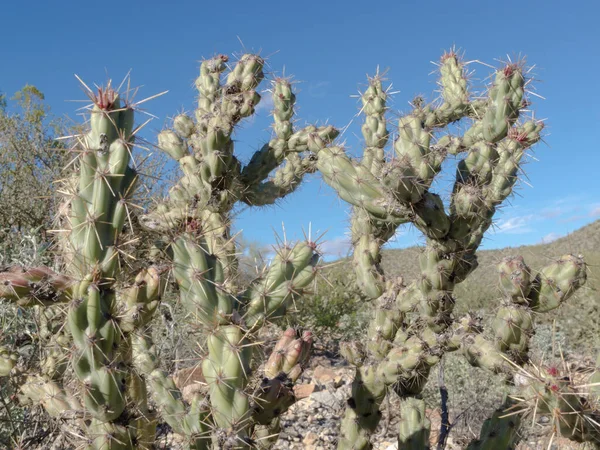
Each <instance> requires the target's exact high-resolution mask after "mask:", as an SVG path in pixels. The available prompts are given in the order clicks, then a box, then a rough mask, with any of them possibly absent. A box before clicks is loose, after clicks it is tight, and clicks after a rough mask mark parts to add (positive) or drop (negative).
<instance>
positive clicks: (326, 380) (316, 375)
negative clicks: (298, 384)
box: [312, 366, 343, 387]
mask: <svg viewBox="0 0 600 450" xmlns="http://www.w3.org/2000/svg"><path fill="white" fill-rule="evenodd" d="M312 379H313V381H314V382H315V383H318V384H325V385H326V384H333V386H334V387H339V386H341V385H342V379H343V377H342V375H341V374H339V373H336V371H334V370H333V369H330V368H328V367H323V366H319V367H317V368H316V369H315V371H314V372H313V376H312Z"/></svg>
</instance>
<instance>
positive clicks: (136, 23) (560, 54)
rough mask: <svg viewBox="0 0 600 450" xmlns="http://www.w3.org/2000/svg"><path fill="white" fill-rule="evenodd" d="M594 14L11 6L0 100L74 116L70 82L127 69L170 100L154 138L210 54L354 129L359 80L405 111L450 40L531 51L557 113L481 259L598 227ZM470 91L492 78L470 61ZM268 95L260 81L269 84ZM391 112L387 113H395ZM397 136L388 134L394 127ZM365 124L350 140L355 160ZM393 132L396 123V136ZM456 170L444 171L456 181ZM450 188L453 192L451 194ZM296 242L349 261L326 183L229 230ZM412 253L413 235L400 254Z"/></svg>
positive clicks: (159, 111) (263, 125)
mask: <svg viewBox="0 0 600 450" xmlns="http://www.w3.org/2000/svg"><path fill="white" fill-rule="evenodd" d="M598 17H600V6H598V3H597V2H593V1H580V2H564V1H558V0H547V1H543V2H542V1H537V0H535V1H523V0H521V1H513V0H507V1H504V2H487V1H483V0H479V1H471V0H469V1H453V2H448V1H432V0H429V1H420V2H416V1H410V2H406V1H400V0H395V1H380V2H377V1H371V2H364V1H345V2H337V1H329V2H326V1H320V2H314V1H312V0H306V1H303V2H294V3H291V2H290V3H286V2H280V1H262V2H240V1H235V0H231V1H229V2H201V1H196V2H180V1H172V2H169V3H167V2H158V1H153V0H147V1H143V2H142V1H120V2H115V1H110V0H106V1H103V2H100V3H98V2H83V1H56V2H46V1H26V0H23V1H21V2H9V3H7V4H6V5H4V6H3V7H2V19H3V20H2V27H0V42H2V45H1V46H0V58H1V60H2V63H3V64H2V69H0V90H1V91H3V92H5V93H8V94H12V93H13V92H15V91H17V90H18V89H19V88H20V87H22V86H23V85H24V84H25V83H30V84H33V85H35V86H37V87H38V88H39V89H40V90H42V91H43V92H44V93H45V94H46V100H47V101H48V103H49V104H50V105H51V107H52V110H53V112H54V113H55V114H60V115H63V114H68V115H71V116H73V115H74V114H75V110H76V109H77V107H79V106H80V105H79V104H77V103H72V102H67V101H66V100H78V99H83V98H84V97H83V92H82V91H81V89H80V88H79V85H78V82H77V81H76V79H75V78H74V76H73V74H75V73H77V74H78V75H79V76H80V77H82V78H83V79H84V80H86V82H88V83H94V82H96V83H102V82H104V81H105V80H106V78H107V77H108V76H110V77H112V78H113V79H115V80H120V79H121V78H122V77H123V76H124V75H125V74H126V73H127V72H128V71H129V70H130V69H132V80H133V83H134V84H136V85H141V86H142V88H141V91H140V96H150V95H152V94H155V93H158V92H161V91H164V90H169V93H168V94H167V95H165V96H162V97H160V98H158V99H156V100H153V101H152V102H149V103H148V104H147V109H148V111H149V112H151V113H152V114H153V115H155V116H157V117H158V119H157V120H155V121H154V122H153V123H152V124H151V126H150V127H149V129H148V131H147V132H146V135H145V137H146V138H147V139H149V140H151V141H155V135H156V132H157V131H159V130H160V129H161V128H162V127H164V126H165V125H166V124H168V118H169V117H171V116H173V115H174V114H176V113H177V112H178V111H181V110H188V111H189V110H191V109H192V108H193V106H194V97H195V91H194V90H193V88H192V86H193V81H194V78H195V77H196V76H197V72H198V66H199V61H200V60H201V59H202V58H204V57H209V56H211V55H213V54H214V53H226V54H232V53H238V54H239V53H240V52H242V51H261V54H262V55H263V56H266V57H268V63H269V70H270V74H269V76H270V77H272V76H274V75H281V74H282V73H283V71H284V70H285V74H293V75H294V78H295V80H297V81H298V82H299V83H298V84H297V88H298V90H299V91H300V92H299V93H298V106H299V108H298V118H299V119H300V122H299V125H302V124H304V123H314V122H319V123H322V122H324V121H326V120H327V121H329V122H330V123H333V124H334V125H336V126H338V127H343V126H345V125H347V124H348V123H349V122H350V121H351V119H352V117H353V116H354V115H355V114H356V113H357V111H358V109H359V105H358V103H357V99H356V98H353V97H351V95H353V94H356V92H357V90H358V89H359V88H361V87H364V84H365V81H366V74H373V73H374V72H375V70H376V68H377V66H380V67H381V68H382V69H386V68H387V69H389V71H388V78H389V80H390V82H392V83H393V86H394V90H395V91H396V90H397V91H400V92H399V93H398V94H396V95H395V96H394V98H393V101H392V103H391V107H392V109H393V110H406V109H407V102H408V101H409V100H410V99H411V98H413V97H414V95H415V94H426V95H427V96H428V98H430V99H431V98H432V96H431V95H432V92H433V90H434V89H435V76H434V75H432V74H431V72H432V70H433V68H434V66H433V65H432V64H431V61H434V60H437V59H438V58H439V56H440V55H441V54H442V53H443V51H444V50H446V49H448V48H450V47H451V46H453V45H455V46H456V47H457V48H459V49H462V50H463V51H464V52H465V55H466V59H467V60H479V61H483V62H486V63H490V64H499V63H497V60H498V59H506V57H507V55H508V56H510V57H512V58H514V57H518V56H519V55H526V56H527V61H528V62H529V64H535V66H536V67H535V70H534V71H533V73H534V74H535V78H536V79H538V80H539V81H537V82H536V83H535V87H536V92H537V93H539V94H540V95H542V96H543V97H544V98H545V100H542V99H539V98H537V97H533V98H532V99H533V100H534V102H535V103H534V108H535V109H536V116H537V117H539V118H548V120H547V125H548V127H547V136H546V137H545V144H541V145H538V146H537V147H536V148H535V158H536V160H533V159H532V160H531V162H530V164H528V165H527V167H526V170H527V175H528V184H529V185H530V186H529V185H526V184H522V185H521V187H520V189H519V191H518V196H516V197H514V198H513V199H512V201H511V204H510V205H507V206H506V207H505V208H504V209H503V211H502V212H501V214H499V215H498V218H497V227H496V231H495V232H490V233H489V235H488V239H487V240H486V242H485V244H484V248H495V247H504V246H508V245H511V246H516V245H522V244H530V243H538V242H540V241H541V240H543V239H552V238H555V237H557V236H561V235H564V234H566V233H568V232H570V231H573V230H575V229H577V228H579V227H580V226H582V225H585V224H586V223H589V222H591V221H593V220H596V219H598V218H600V188H599V187H598V186H599V183H598V177H599V168H600V156H599V154H600V149H599V148H598V147H599V146H598V141H596V140H594V138H596V139H597V136H595V134H597V131H596V130H598V129H599V127H598V124H599V123H600V112H599V111H600V110H599V109H598V100H599V94H598V73H600V59H599V58H598V57H597V56H595V55H597V48H598V45H599V44H600V31H599V30H600V27H599V26H598V24H597V23H596V20H597V18H598ZM469 68H470V69H474V70H475V75H474V76H475V78H476V79H479V80H474V82H475V83H478V84H481V82H482V80H483V79H484V78H485V77H486V76H488V75H489V73H490V72H489V69H488V68H487V67H485V66H484V65H482V64H478V63H472V64H471V65H470V66H469ZM264 87H265V88H266V87H267V84H265V85H264ZM268 111H269V108H268V101H267V102H266V105H265V106H263V107H261V108H260V110H259V115H258V117H257V118H256V119H255V120H253V122H252V123H246V124H245V125H244V126H243V129H242V130H241V131H240V132H238V134H237V136H236V138H237V139H238V140H239V143H238V145H237V148H236V151H237V153H238V155H240V157H241V158H242V160H247V159H248V158H249V157H250V155H251V153H252V151H253V150H256V149H257V148H259V147H260V146H261V145H262V143H263V142H264V141H265V140H267V139H268V138H269V130H268V126H269V119H268V117H267V115H268ZM390 117H391V116H390ZM391 125H393V124H391ZM359 127H360V122H359V121H356V120H355V121H354V122H353V124H352V125H351V126H350V127H349V128H348V131H347V132H346V134H345V136H344V138H345V141H346V144H347V146H348V147H349V151H350V152H351V153H353V154H355V155H358V154H360V153H361V139H360V128H359ZM390 129H391V128H390ZM452 176H453V173H447V174H446V175H445V178H444V179H445V180H450V179H451V177H452ZM441 188H442V191H443V192H442V193H443V194H447V191H446V192H444V189H447V186H444V184H443V183H442V186H441ZM282 222H284V223H285V229H286V232H287V236H288V238H294V237H301V236H302V230H307V229H308V227H309V224H311V228H312V231H313V235H314V234H315V233H316V232H317V231H321V232H324V231H327V233H326V235H325V239H326V240H327V241H328V243H327V244H326V247H325V248H326V249H327V250H328V251H330V252H333V253H336V252H343V251H344V250H345V249H346V248H347V243H346V241H345V237H344V236H345V232H346V227H347V223H348V208H347V206H346V205H345V204H344V203H342V202H340V201H339V200H337V198H336V196H335V194H334V193H333V192H332V191H331V190H330V189H329V188H328V187H327V186H326V185H325V184H324V183H323V182H321V181H320V180H319V179H318V177H317V176H312V177H310V178H309V179H308V180H307V182H306V183H305V185H304V186H303V187H302V188H301V190H300V191H299V192H297V193H296V194H294V195H293V196H291V197H290V198H288V199H286V200H284V201H283V202H282V203H281V204H279V205H277V206H275V207H270V208H261V209H254V210H245V211H242V212H241V213H240V215H239V220H238V221H237V224H236V226H237V227H238V229H243V232H244V235H245V236H246V237H247V238H249V239H253V240H257V241H259V242H262V243H264V244H268V243H271V242H274V236H273V233H274V232H277V233H280V234H281V230H282V225H281V224H282ZM415 242H419V239H418V235H417V234H416V233H414V232H411V231H410V230H407V231H404V232H402V233H400V234H399V236H398V237H397V239H396V240H395V242H393V243H391V244H390V245H391V246H392V247H401V246H407V245H412V244H414V243H415Z"/></svg>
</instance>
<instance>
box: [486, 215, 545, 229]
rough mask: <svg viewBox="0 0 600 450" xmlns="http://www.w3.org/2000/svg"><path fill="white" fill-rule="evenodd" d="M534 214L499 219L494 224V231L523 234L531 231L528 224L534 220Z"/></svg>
mask: <svg viewBox="0 0 600 450" xmlns="http://www.w3.org/2000/svg"><path fill="white" fill-rule="evenodd" d="M535 218H536V216H535V215H534V214H527V215H524V216H517V217H511V218H509V219H501V220H499V221H498V223H497V224H496V228H495V230H496V233H509V234H523V233H531V232H532V231H533V228H531V226H530V224H531V222H533V221H534V220H535Z"/></svg>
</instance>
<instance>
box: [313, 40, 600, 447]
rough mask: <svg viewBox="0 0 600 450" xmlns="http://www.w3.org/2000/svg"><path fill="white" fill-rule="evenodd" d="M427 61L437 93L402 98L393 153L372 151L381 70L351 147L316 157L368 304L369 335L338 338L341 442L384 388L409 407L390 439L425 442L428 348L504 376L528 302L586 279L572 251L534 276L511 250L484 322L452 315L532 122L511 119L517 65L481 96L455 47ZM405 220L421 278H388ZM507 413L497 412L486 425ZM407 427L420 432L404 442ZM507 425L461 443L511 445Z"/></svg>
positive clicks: (355, 432) (434, 359) (536, 130)
mask: <svg viewBox="0 0 600 450" xmlns="http://www.w3.org/2000/svg"><path fill="white" fill-rule="evenodd" d="M438 67H439V73H440V81H439V85H440V88H441V99H440V100H439V101H435V102H432V103H429V104H426V102H425V100H424V99H423V98H422V97H417V98H415V99H414V100H413V101H412V110H411V111H410V112H409V113H407V114H405V115H404V116H402V117H400V119H399V121H398V128H397V138H396V139H395V140H394V142H393V150H394V155H393V157H392V158H388V157H386V155H385V151H384V150H385V147H386V145H387V142H388V140H389V136H390V134H391V133H390V132H389V131H388V130H387V128H386V120H385V113H386V111H387V106H386V101H387V90H386V89H385V88H384V87H383V79H382V77H381V76H380V75H379V74H378V75H376V76H375V77H373V78H370V79H369V84H368V87H367V89H366V90H365V91H364V93H363V94H362V96H361V102H362V109H361V112H362V113H363V115H364V117H365V120H364V124H363V126H362V132H363V137H364V141H365V149H364V153H363V157H362V158H361V159H360V160H355V159H353V158H351V157H350V156H348V155H347V153H346V152H345V150H344V149H343V148H342V147H329V148H325V149H323V150H321V151H320V152H319V155H318V158H319V160H318V163H317V167H318V169H319V171H320V172H321V174H322V176H323V178H324V180H325V181H326V182H327V184H329V186H331V187H332V188H333V189H335V190H336V191H337V193H338V195H339V196H340V197H341V198H342V199H343V200H345V201H346V202H348V203H349V204H350V205H351V206H352V210H353V215H352V219H351V227H350V228H351V236H352V245H353V259H352V264H353V268H354V271H355V273H356V277H357V284H358V286H359V287H360V288H361V289H362V291H363V293H364V294H365V295H366V296H367V297H369V298H371V299H372V301H373V303H374V306H375V311H374V314H373V317H372V319H371V322H370V325H369V328H368V331H367V338H366V339H365V340H363V341H362V342H354V343H346V344H344V345H342V354H343V355H344V356H345V357H346V358H347V359H348V361H349V362H350V363H352V364H354V365H355V366H356V375H355V380H354V382H353V385H352V391H351V397H350V398H349V400H348V407H347V408H346V413H345V415H344V418H343V420H342V424H341V431H340V433H341V437H340V440H339V442H338V449H341V450H344V449H352V450H358V449H369V448H371V442H370V437H371V435H372V434H373V432H374V431H375V429H376V428H377V426H378V424H379V421H380V417H381V412H380V406H381V404H382V402H383V400H384V398H385V397H386V395H388V393H389V391H391V390H393V391H395V393H396V394H397V395H399V396H400V398H401V401H402V402H403V404H404V405H406V409H407V413H406V415H407V417H408V418H407V419H403V420H402V421H401V429H400V436H399V448H427V446H428V445H429V444H428V442H427V439H424V437H423V436H424V435H425V434H426V430H425V428H427V427H426V426H425V425H424V422H423V420H424V419H423V417H422V416H423V414H424V412H423V410H422V408H421V409H419V408H420V407H417V406H416V405H417V404H416V403H414V402H415V401H417V400H415V397H416V396H418V395H419V394H420V393H421V391H422V389H423V388H424V386H425V384H426V383H427V380H428V376H429V373H430V371H431V369H432V368H433V367H434V366H435V365H436V364H437V363H438V362H439V361H440V358H441V357H442V356H443V355H444V354H445V353H447V352H452V351H457V350H459V351H460V353H462V354H463V355H465V356H466V358H467V360H468V361H469V362H470V363H471V364H472V365H474V366H477V367H482V368H486V369H489V370H491V371H494V372H502V373H505V374H506V375H507V377H509V378H511V377H512V376H514V373H515V371H516V369H515V368H516V367H519V366H520V365H524V364H527V363H528V362H529V361H528V356H527V351H528V344H529V338H530V337H531V335H532V334H533V327H534V320H533V318H534V313H542V312H548V311H551V310H553V309H555V308H557V307H558V306H560V304H562V303H563V302H565V301H566V300H567V299H568V298H569V297H571V295H572V294H573V293H574V292H575V291H576V290H577V289H578V288H579V287H581V286H582V285H583V284H584V283H585V281H586V265H585V262H584V261H583V258H582V257H580V256H572V255H566V256H563V257H561V258H560V259H558V260H556V261H555V262H554V263H552V264H550V265H548V266H547V267H545V268H543V269H542V270H541V271H540V272H539V273H538V274H537V275H536V276H533V275H532V274H531V272H530V270H529V268H528V267H527V266H526V265H525V263H524V261H523V260H522V259H521V258H509V259H506V260H505V261H503V262H502V263H501V265H500V281H501V286H502V288H503V292H504V297H505V298H504V300H503V302H502V305H501V306H500V308H499V309H498V311H497V313H496V317H495V319H494V320H493V322H492V324H491V327H490V329H489V330H486V331H484V330H483V328H482V324H481V323H480V321H478V320H477V319H476V318H475V317H473V316H471V315H467V316H465V317H463V318H455V317H454V315H453V307H454V304H455V302H456V299H455V298H454V296H453V290H454V287H455V286H456V285H457V284H458V283H460V282H462V281H463V280H465V278H467V277H468V276H469V275H470V274H471V273H472V272H473V271H474V270H475V268H476V267H477V254H476V251H477V249H478V247H479V245H480V244H481V242H482V239H483V237H484V233H485V232H486V231H487V230H488V228H489V227H490V226H491V225H492V221H493V217H494V214H495V212H496V211H497V209H498V208H499V207H500V206H501V205H502V203H503V202H504V201H505V200H506V199H507V198H508V197H509V196H510V194H511V192H512V190H513V187H514V185H515V183H516V182H517V181H518V179H519V171H520V168H521V164H522V160H523V158H524V156H525V153H526V151H527V150H528V149H529V148H530V147H531V146H533V145H534V144H535V143H537V142H538V141H539V140H540V138H541V132H542V130H543V123H542V122H539V121H536V120H534V119H533V118H531V119H527V118H524V117H523V112H524V111H525V110H526V108H528V107H529V105H530V103H529V101H528V100H527V98H526V87H527V84H528V82H529V81H528V80H527V79H526V71H525V69H524V65H523V63H521V62H517V63H512V62H511V63H507V64H505V65H504V66H503V67H501V68H500V69H498V70H496V72H495V74H494V76H493V79H492V82H491V85H490V86H489V89H488V90H487V92H485V93H483V94H479V95H475V94H474V93H473V92H471V91H470V90H469V84H468V80H467V77H466V73H465V68H464V63H463V62H462V60H461V58H460V57H459V56H458V55H457V54H456V53H455V52H454V51H450V52H448V53H445V54H444V55H443V56H442V58H441V60H440V62H439V64H438ZM456 121H462V122H465V123H466V129H465V131H464V133H463V134H462V135H460V136H455V135H451V134H450V132H446V133H445V134H444V131H445V130H448V126H449V125H451V124H453V123H454V122H456ZM450 155H455V156H460V157H462V159H461V160H460V161H459V163H458V166H457V170H456V177H455V182H454V187H453V189H452V193H451V195H450V201H449V205H448V206H446V205H445V204H444V201H443V200H442V198H441V197H440V196H439V195H438V194H436V193H434V192H432V190H431V187H432V185H433V182H434V180H435V179H436V177H437V176H438V175H439V174H440V172H441V171H442V168H443V162H444V161H445V160H446V158H447V157H448V156H450ZM407 223H408V224H412V225H413V226H414V227H415V228H417V229H418V230H419V231H421V232H422V233H423V234H424V236H425V238H426V242H427V243H426V246H425V248H424V249H423V251H422V253H421V255H420V258H419V264H420V268H421V276H420V277H419V278H418V279H417V280H415V281H414V282H412V283H410V284H408V285H406V284H404V283H403V281H402V279H401V278H400V279H397V280H392V279H387V278H386V277H385V273H384V272H383V270H382V268H381V266H380V261H381V247H382V246H383V245H384V244H385V243H386V242H387V241H388V240H389V239H390V238H391V237H393V236H394V235H395V233H396V230H397V229H398V227H399V226H400V225H402V224H407ZM488 331H489V332H488ZM411 402H412V403H411ZM402 410H403V411H404V407H403V409H402ZM417 419H418V420H417ZM514 421H515V423H518V418H517V419H514ZM417 422H418V423H417ZM507 423H509V422H507V421H504V420H503V419H501V418H500V417H496V416H495V417H494V418H492V419H491V422H488V423H487V425H486V427H487V428H490V427H502V426H504V425H505V424H507ZM510 423H512V422H510ZM419 424H421V425H419ZM421 428H423V429H421ZM407 433H408V434H409V435H410V434H412V433H414V434H415V436H418V438H417V439H415V440H407V439H406V435H407ZM511 433H512V431H511V432H510V433H509V432H508V431H507V432H506V434H505V435H504V436H502V437H501V438H498V439H500V440H492V441H490V440H489V439H488V438H485V435H486V434H489V433H488V432H486V431H485V430H484V431H483V432H482V442H483V443H482V444H479V443H478V444H473V446H472V448H506V449H508V448H512V447H511V446H512V444H511V442H512V441H513V439H512V438H511V435H512V434H511ZM592 434H593V433H592ZM403 436H404V437H403ZM572 436H574V435H573V434H572ZM582 436H583V437H582ZM579 437H580V438H582V439H584V438H585V439H593V438H594V437H593V436H591V434H588V435H580V436H579ZM417 442H418V443H417ZM490 446H491V447H490ZM470 448H471V447H470Z"/></svg>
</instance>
